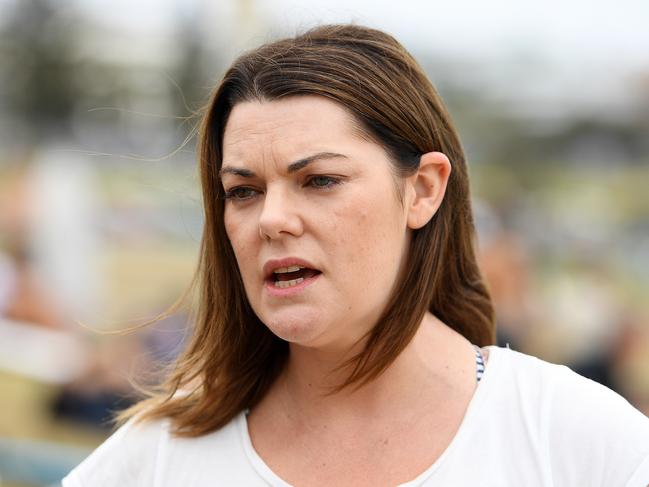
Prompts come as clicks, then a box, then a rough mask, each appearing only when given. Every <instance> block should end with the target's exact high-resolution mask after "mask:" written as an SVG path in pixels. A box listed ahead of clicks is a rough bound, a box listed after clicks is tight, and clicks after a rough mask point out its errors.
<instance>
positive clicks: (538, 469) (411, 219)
mask: <svg viewBox="0 0 649 487" xmlns="http://www.w3.org/2000/svg"><path fill="white" fill-rule="evenodd" d="M200 135H201V141H200V152H199V153H200V160H199V164H200V171H201V182H202V188H203V196H204V198H203V201H204V205H205V219H206V221H205V228H204V234H203V240H202V245H201V253H200V265H199V268H198V272H197V274H196V279H195V281H194V283H195V284H197V285H198V286H199V289H200V293H199V296H200V299H199V302H198V308H197V309H196V313H195V314H194V315H193V316H194V319H195V329H194V334H193V337H192V338H191V340H190V341H189V343H188V346H187V347H186V349H185V351H184V353H183V354H182V355H181V357H180V358H179V359H178V361H177V363H176V366H175V368H174V370H173V372H172V374H171V376H170V377H169V379H168V380H167V381H166V382H165V383H164V384H163V386H162V388H161V390H160V392H159V393H157V394H153V395H152V397H151V398H149V399H148V400H145V401H143V402H141V403H139V404H138V405H137V406H136V407H134V408H132V409H130V410H129V411H127V412H126V413H125V414H124V415H123V416H122V417H123V418H124V419H126V418H129V419H128V420H127V422H126V423H125V424H124V425H122V427H121V428H120V429H119V430H118V431H117V432H116V433H115V434H114V435H113V436H111V437H110V438H109V439H108V440H107V441H106V442H105V443H104V444H103V445H102V446H101V447H100V448H99V449H98V450H96V451H95V452H94V453H93V454H91V455H90V457H88V458H87V459H86V460H85V461H84V462H83V463H82V464H81V465H79V466H78V467H77V468H76V469H75V470H74V471H73V472H72V473H71V474H70V475H69V476H68V477H66V479H64V481H63V485H64V486H65V487H81V486H90V485H92V486H116V485H120V486H137V485H148V484H151V483H156V485H160V486H163V485H169V486H172V485H194V486H201V485H204V486H207V485H250V486H253V485H269V484H270V485H355V486H360V485H372V486H375V485H396V484H401V485H413V486H414V485H457V486H464V485H466V486H469V485H482V484H484V483H485V482H487V483H488V482H496V483H497V484H498V485H511V486H519V485H525V486H535V485H539V486H540V485H607V486H609V485H610V486H613V485H616V486H617V485H620V486H622V485H624V486H628V487H638V486H645V485H647V484H648V483H649V442H648V441H647V439H648V438H649V419H648V418H646V417H645V416H643V415H642V414H641V413H640V412H639V411H637V410H636V409H634V408H633V407H632V406H631V405H630V404H629V403H628V402H627V401H626V400H624V399H623V398H622V397H620V396H619V395H617V394H616V393H614V392H613V391H611V390H610V389H608V388H605V387H603V386H601V385H599V384H596V383H595V382H592V381H590V380H587V379H585V378H583V377H581V376H579V375H577V374H575V373H574V372H572V371H571V370H570V369H568V368H567V367H565V366H559V365H554V364H550V363H548V362H544V361H542V360H539V359H537V358H535V357H533V356H529V355H526V354H523V353H520V352H517V351H515V350H512V349H511V348H501V347H498V346H496V345H494V342H495V328H494V316H493V311H492V304H491V299H490V296H489V294H488V291H487V288H486V286H485V284H484V282H483V279H482V276H481V273H480V271H479V269H478V266H477V262H476V257H475V255H474V250H473V244H474V230H473V218H472V211H471V205H470V199H469V187H468V176H467V167H466V162H465V158H464V154H463V151H462V148H461V146H460V142H459V139H458V136H457V133H456V131H455V129H454V128H453V124H452V122H451V120H450V117H449V115H448V114H447V113H446V110H445V108H444V106H443V104H442V102H441V100H440V98H439V96H438V95H437V93H436V91H435V89H434V88H433V86H432V85H431V83H430V81H429V80H428V79H427V77H426V76H425V75H424V73H423V71H422V70H421V68H420V67H419V65H418V64H417V62H416V61H415V60H414V59H413V58H412V57H411V56H410V54H409V53H407V52H406V51H405V49H404V48H403V47H402V46H401V44H399V43H398V42H397V41H396V40H395V39H394V38H392V37H391V36H389V35H388V34H385V33H383V32H380V31H377V30H373V29H368V28H364V27H359V26H352V25H338V26H321V27H318V28H315V29H313V30H310V31H308V32H306V33H304V34H302V35H298V36H296V37H294V38H289V39H284V40H280V41H277V42H274V43H269V44H266V45H263V46H261V47H259V48H258V49H256V50H253V51H251V52H249V53H247V54H244V55H243V56H241V57H240V58H239V59H237V60H236V61H235V62H234V64H233V66H232V67H231V68H230V69H229V70H228V71H227V73H226V74H225V77H224V79H223V81H222V82H221V84H220V85H219V87H218V88H217V90H216V92H215V94H214V96H213V98H212V100H211V102H210V104H209V106H208V108H207V111H206V113H205V116H204V120H203V125H202V128H201V131H200Z"/></svg>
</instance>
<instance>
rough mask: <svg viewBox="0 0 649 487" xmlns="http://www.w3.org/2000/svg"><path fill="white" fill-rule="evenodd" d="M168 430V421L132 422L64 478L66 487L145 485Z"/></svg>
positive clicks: (152, 470)
mask: <svg viewBox="0 0 649 487" xmlns="http://www.w3.org/2000/svg"><path fill="white" fill-rule="evenodd" d="M167 431H168V428H167V422H166V421H142V422H136V421H134V420H133V419H131V420H129V421H128V422H127V423H126V424H124V425H123V426H122V427H120V428H119V429H118V430H117V431H115V432H114V433H113V434H112V435H111V436H110V437H109V438H108V439H106V441H104V442H103V443H102V444H101V445H100V446H99V447H98V448H97V449H96V450H95V451H93V452H92V453H91V454H90V455H89V456H88V457H87V458H86V459H85V460H84V461H83V462H81V463H80V464H79V465H78V466H77V467H76V468H75V469H74V470H73V471H72V472H71V473H70V474H69V475H68V476H67V477H66V478H65V479H63V487H81V486H87V485H95V486H113V485H123V486H130V485H133V486H135V485H146V484H147V483H148V482H147V481H148V480H150V479H152V478H153V477H154V475H155V469H156V457H157V454H158V448H159V446H160V445H161V443H162V442H161V440H162V437H163V436H166V435H167ZM91 479H92V482H91Z"/></svg>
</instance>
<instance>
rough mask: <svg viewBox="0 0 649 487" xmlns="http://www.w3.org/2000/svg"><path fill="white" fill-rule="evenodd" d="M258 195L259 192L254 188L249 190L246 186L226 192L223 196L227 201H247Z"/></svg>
mask: <svg viewBox="0 0 649 487" xmlns="http://www.w3.org/2000/svg"><path fill="white" fill-rule="evenodd" d="M256 195H257V190H255V189H253V188H248V187H246V186H240V187H238V188H232V189H230V190H227V191H226V192H225V195H224V196H223V197H224V198H225V199H226V200H234V201H245V200H249V199H250V198H253V197H254V196H256Z"/></svg>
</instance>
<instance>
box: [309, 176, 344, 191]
mask: <svg viewBox="0 0 649 487" xmlns="http://www.w3.org/2000/svg"><path fill="white" fill-rule="evenodd" d="M339 183H340V181H339V180H338V179H336V178H332V177H331V176H313V177H312V178H310V179H309V180H308V181H307V185H309V186H312V187H314V188H330V187H331V186H335V185H336V184H339Z"/></svg>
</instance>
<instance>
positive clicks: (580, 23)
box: [3, 0, 649, 69]
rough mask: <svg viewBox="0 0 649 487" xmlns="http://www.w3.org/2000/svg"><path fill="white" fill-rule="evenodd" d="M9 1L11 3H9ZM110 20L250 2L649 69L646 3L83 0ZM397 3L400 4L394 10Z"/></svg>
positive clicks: (463, 49)
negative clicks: (641, 66)
mask: <svg viewBox="0 0 649 487" xmlns="http://www.w3.org/2000/svg"><path fill="white" fill-rule="evenodd" d="M3 1H5V2H6V1H7V0H3ZM77 3H80V4H81V5H82V6H84V7H85V8H86V10H88V11H89V12H92V13H93V15H94V16H96V17H97V18H102V19H103V20H104V21H105V22H106V23H109V24H113V25H115V26H119V27H120V28H125V29H129V30H139V31H142V32H144V31H148V30H149V29H153V30H155V29H160V28H162V29H164V28H165V27H166V26H168V25H169V24H170V22H171V21H172V17H173V16H175V15H178V12H179V11H182V10H191V9H195V8H198V9H204V10H205V11H211V12H219V13H221V14H222V15H236V12H235V11H236V10H240V9H242V7H241V5H243V4H249V5H251V8H252V9H253V10H256V11H257V12H258V14H259V16H261V17H262V18H263V20H264V23H265V24H267V25H277V26H281V27H284V28H287V29H289V30H291V29H294V28H298V27H301V26H304V25H310V24H314V23H317V22H329V21H347V20H355V21H358V22H359V23H364V24H369V25H373V26H376V27H379V28H383V29H386V30H388V31H390V32H391V33H393V34H394V35H396V36H397V37H398V38H399V39H401V40H402V41H403V42H404V43H406V44H407V45H408V46H409V47H410V48H413V49H420V48H421V49H423V48H431V49H435V50H440V51H443V52H448V53H456V54H458V55H462V56H464V55H468V56H482V55H488V56H491V55H495V56H498V55H499V54H501V53H503V52H508V51H516V50H529V51H538V52H540V53H543V54H544V55H547V56H549V57H551V58H555V59H557V60H560V61H562V62H577V63H579V62H582V61H600V62H604V63H606V64H607V65H609V64H610V65H618V66H623V67H624V69H626V67H627V66H628V67H636V66H640V65H644V66H649V28H648V27H647V26H648V25H649V2H648V1H647V0H617V1H612V0H608V1H603V0H543V1H529V0H490V1H479V0H443V1H439V0H429V1H426V0H401V1H394V0H328V1H313V0H301V1H297V0H246V1H244V0H137V1H132V0H78V2H77ZM395 5H396V7H395Z"/></svg>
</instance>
